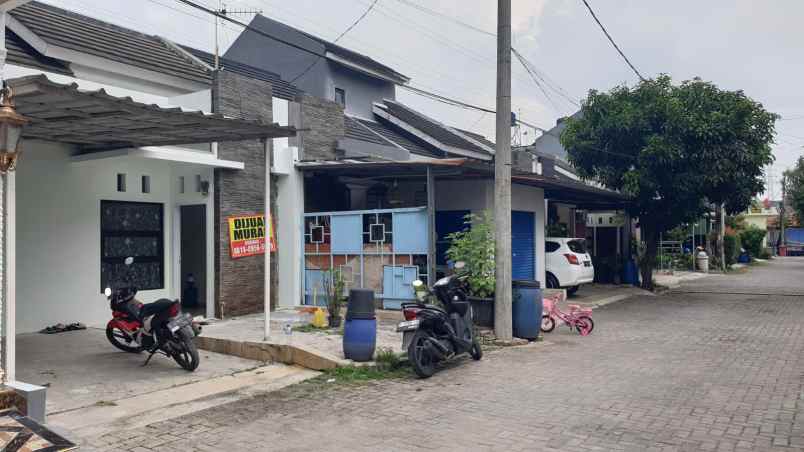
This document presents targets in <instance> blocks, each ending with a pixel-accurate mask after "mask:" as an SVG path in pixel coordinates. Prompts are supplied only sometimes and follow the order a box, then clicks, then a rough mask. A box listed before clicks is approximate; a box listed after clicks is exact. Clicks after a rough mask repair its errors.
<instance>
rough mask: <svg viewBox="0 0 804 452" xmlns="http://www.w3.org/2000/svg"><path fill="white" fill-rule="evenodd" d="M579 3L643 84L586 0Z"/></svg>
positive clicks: (637, 72) (638, 74) (642, 78)
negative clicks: (581, 3)
mask: <svg viewBox="0 0 804 452" xmlns="http://www.w3.org/2000/svg"><path fill="white" fill-rule="evenodd" d="M581 1H582V2H583V4H584V5H586V9H588V10H589V14H591V15H592V18H593V19H595V22H597V24H598V25H599V26H600V29H601V30H603V34H605V35H606V37H607V38H608V39H609V42H610V43H611V45H613V46H614V48H615V49H617V52H619V53H620V56H621V57H623V59H624V60H625V62H626V63H628V66H630V67H631V69H632V70H633V71H634V73H635V74H636V75H637V77H639V79H640V80H642V81H643V82H644V81H645V77H643V76H642V74H640V73H639V71H638V70H637V68H636V67H634V65H633V64H631V60H629V59H628V57H627V56H625V53H623V51H622V50H620V46H618V45H617V43H616V42H614V38H612V37H611V35H610V34H609V32H608V30H606V27H605V26H603V24H602V23H601V22H600V19H598V18H597V15H596V14H595V12H594V11H593V10H592V7H591V6H589V2H587V1H586V0H581Z"/></svg>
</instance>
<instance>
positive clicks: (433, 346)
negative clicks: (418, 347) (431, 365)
mask: <svg viewBox="0 0 804 452" xmlns="http://www.w3.org/2000/svg"><path fill="white" fill-rule="evenodd" d="M425 350H426V351H427V353H430V356H433V357H435V358H437V359H439V360H444V359H447V356H448V355H449V352H450V350H449V348H447V347H446V346H445V345H444V344H442V343H441V342H439V341H438V340H436V339H429V338H428V339H427V346H426V348H425Z"/></svg>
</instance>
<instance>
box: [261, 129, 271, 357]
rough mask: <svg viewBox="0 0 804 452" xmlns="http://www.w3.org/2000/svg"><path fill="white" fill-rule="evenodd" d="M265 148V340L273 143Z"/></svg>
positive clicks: (268, 306) (268, 325)
mask: <svg viewBox="0 0 804 452" xmlns="http://www.w3.org/2000/svg"><path fill="white" fill-rule="evenodd" d="M264 146H265V272H264V273H265V288H264V292H263V298H264V300H263V305H264V306H263V309H264V310H265V316H264V317H265V319H264V321H265V324H264V329H265V340H266V341H267V340H268V338H269V337H270V336H271V237H270V236H269V235H268V231H269V228H272V227H273V223H272V222H271V150H272V149H273V143H271V142H270V141H269V140H265V141H264Z"/></svg>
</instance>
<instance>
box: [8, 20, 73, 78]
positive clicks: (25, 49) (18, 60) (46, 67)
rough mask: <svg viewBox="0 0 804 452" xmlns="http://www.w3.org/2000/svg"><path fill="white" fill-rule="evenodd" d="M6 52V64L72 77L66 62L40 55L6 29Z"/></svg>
mask: <svg viewBox="0 0 804 452" xmlns="http://www.w3.org/2000/svg"><path fill="white" fill-rule="evenodd" d="M6 51H8V54H7V55H6V62H7V63H9V64H16V65H19V66H25V67H30V68H34V69H41V70H43V71H48V72H53V73H56V74H64V75H73V71H71V70H70V67H69V65H68V64H67V63H66V62H64V61H61V60H56V59H54V58H48V57H46V56H44V55H42V54H41V53H39V52H37V51H36V49H34V48H33V47H31V46H30V45H28V44H27V43H26V42H25V41H23V40H22V38H20V37H19V36H17V35H16V34H15V33H14V32H13V31H11V30H8V29H6Z"/></svg>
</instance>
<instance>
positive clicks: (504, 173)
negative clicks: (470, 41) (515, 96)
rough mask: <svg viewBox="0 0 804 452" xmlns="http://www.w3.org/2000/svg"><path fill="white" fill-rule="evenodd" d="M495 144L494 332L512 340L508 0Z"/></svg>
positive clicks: (501, 32) (501, 23)
mask: <svg viewBox="0 0 804 452" xmlns="http://www.w3.org/2000/svg"><path fill="white" fill-rule="evenodd" d="M496 141H497V147H496V152H495V156H494V220H495V223H496V227H495V228H494V240H495V246H494V259H495V261H496V262H495V266H496V271H495V282H496V285H495V290H494V334H495V335H496V336H497V340H500V341H503V342H510V341H512V340H513V338H514V337H513V329H512V319H511V298H512V296H511V0H498V1H497V133H496Z"/></svg>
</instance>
